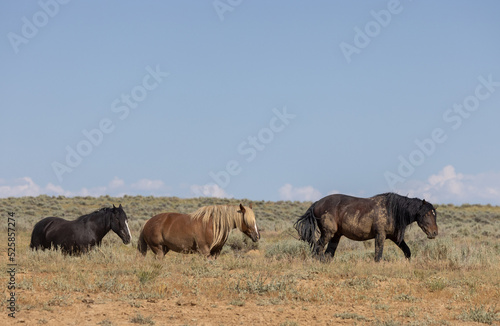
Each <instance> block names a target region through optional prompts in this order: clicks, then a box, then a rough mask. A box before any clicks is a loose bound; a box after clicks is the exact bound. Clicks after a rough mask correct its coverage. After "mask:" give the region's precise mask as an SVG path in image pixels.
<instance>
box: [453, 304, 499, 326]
mask: <svg viewBox="0 0 500 326" xmlns="http://www.w3.org/2000/svg"><path fill="white" fill-rule="evenodd" d="M456 318H457V319H458V320H461V321H474V322H476V323H483V324H488V325H491V324H493V322H494V321H500V316H499V314H498V313H495V308H494V307H490V308H489V309H488V310H486V309H485V308H484V306H482V305H481V306H479V307H474V308H471V309H469V310H468V311H464V312H463V313H461V314H460V315H458V316H457V317H456Z"/></svg>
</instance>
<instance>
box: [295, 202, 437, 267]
mask: <svg viewBox="0 0 500 326" xmlns="http://www.w3.org/2000/svg"><path fill="white" fill-rule="evenodd" d="M415 221H416V222H417V224H418V226H420V228H421V229H422V231H424V232H425V234H426V235H427V237H428V238H429V239H433V238H435V237H436V236H437V234H438V226H437V224H436V210H435V209H434V206H432V204H430V203H428V202H426V201H425V200H421V199H418V198H408V197H404V196H400V195H398V194H395V193H385V194H380V195H377V196H374V197H371V198H357V197H352V196H347V195H341V194H337V195H330V196H327V197H324V198H322V199H320V200H318V201H317V202H315V203H314V204H312V205H311V207H309V209H308V210H307V211H306V213H305V214H304V215H302V216H301V217H300V218H299V219H298V220H297V222H295V224H294V227H295V229H296V230H297V231H298V233H299V236H300V240H304V241H306V242H308V243H309V244H310V245H311V248H312V250H313V253H314V254H316V255H319V256H321V257H322V258H325V256H326V258H332V257H333V256H334V254H335V250H336V249H337V246H338V244H339V241H340V238H341V237H342V236H343V235H345V236H346V237H348V238H349V239H351V240H356V241H363V240H369V239H373V238H375V261H377V262H378V261H380V259H381V258H382V252H383V250H384V240H385V239H390V240H392V241H393V242H394V243H396V245H397V246H398V247H399V248H401V250H403V253H404V254H405V257H406V258H408V259H410V257H411V252H410V248H408V245H407V244H406V242H405V241H404V235H405V230H406V227H407V226H408V225H410V224H411V223H413V222H415ZM318 233H319V234H318ZM318 237H319V239H318ZM326 245H328V247H327V248H326V252H325V253H323V251H324V250H325V246H326Z"/></svg>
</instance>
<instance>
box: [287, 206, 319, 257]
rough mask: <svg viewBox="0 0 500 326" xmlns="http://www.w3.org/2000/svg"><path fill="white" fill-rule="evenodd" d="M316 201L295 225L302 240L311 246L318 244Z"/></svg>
mask: <svg viewBox="0 0 500 326" xmlns="http://www.w3.org/2000/svg"><path fill="white" fill-rule="evenodd" d="M315 206H316V203H314V204H312V205H311V207H309V208H308V209H307V211H306V213H305V214H304V215H302V216H301V217H300V218H299V219H298V220H297V222H295V224H294V225H293V227H294V228H295V229H296V230H297V232H298V233H299V237H300V240H302V241H305V242H307V243H309V245H310V246H311V248H312V247H313V246H314V245H315V244H316V232H317V230H318V223H317V222H316V217H315V216H314V207H315Z"/></svg>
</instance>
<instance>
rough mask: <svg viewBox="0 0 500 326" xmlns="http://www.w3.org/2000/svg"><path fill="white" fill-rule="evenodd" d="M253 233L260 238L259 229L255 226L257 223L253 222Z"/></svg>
mask: <svg viewBox="0 0 500 326" xmlns="http://www.w3.org/2000/svg"><path fill="white" fill-rule="evenodd" d="M255 234H257V236H258V237H259V238H260V234H259V229H258V228H257V223H255Z"/></svg>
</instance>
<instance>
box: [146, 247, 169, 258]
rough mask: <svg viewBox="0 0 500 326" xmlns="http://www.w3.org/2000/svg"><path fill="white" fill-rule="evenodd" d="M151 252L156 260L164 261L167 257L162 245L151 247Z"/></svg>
mask: <svg viewBox="0 0 500 326" xmlns="http://www.w3.org/2000/svg"><path fill="white" fill-rule="evenodd" d="M149 248H151V251H152V252H153V253H154V254H155V255H156V259H162V258H163V257H164V256H165V253H164V251H163V246H162V245H151V244H150V245H149Z"/></svg>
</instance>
